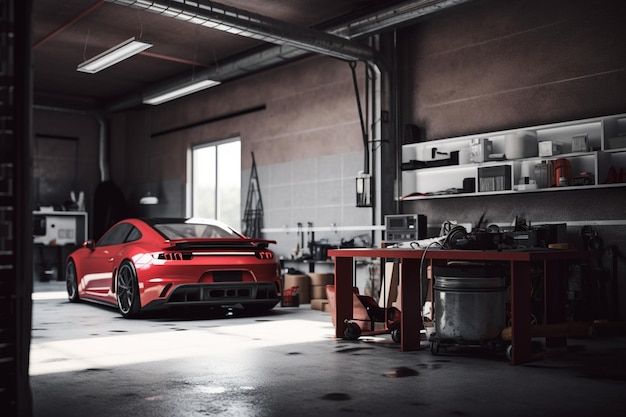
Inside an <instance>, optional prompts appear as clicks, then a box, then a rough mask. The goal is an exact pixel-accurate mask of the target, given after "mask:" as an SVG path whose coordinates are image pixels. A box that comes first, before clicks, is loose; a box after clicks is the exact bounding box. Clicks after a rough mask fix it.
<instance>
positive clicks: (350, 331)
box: [343, 323, 361, 340]
mask: <svg viewBox="0 0 626 417" xmlns="http://www.w3.org/2000/svg"><path fill="white" fill-rule="evenodd" d="M347 326H348V327H346V331H345V332H343V336H344V337H345V338H346V339H348V340H357V339H358V338H359V336H361V328H360V327H359V325H358V324H356V323H348V324H347Z"/></svg>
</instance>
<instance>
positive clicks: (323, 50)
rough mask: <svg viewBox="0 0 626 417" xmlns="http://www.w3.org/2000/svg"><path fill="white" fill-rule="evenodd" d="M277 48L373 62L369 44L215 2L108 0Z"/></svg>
mask: <svg viewBox="0 0 626 417" xmlns="http://www.w3.org/2000/svg"><path fill="white" fill-rule="evenodd" d="M107 1H108V2H109V3H113V4H120V5H125V6H132V7H134V8H138V9H142V10H147V11H150V12H153V13H157V14H160V15H163V16H168V17H172V18H175V19H179V20H183V21H187V22H189V23H194V24H197V25H201V26H205V27H209V28H213V29H216V30H220V31H223V32H228V33H232V34H235V35H240V36H244V37H247V38H252V39H257V40H260V41H263V42H268V43H273V44H276V45H291V46H295V47H298V48H301V49H304V50H306V51H309V52H315V53H320V54H323V55H328V56H332V57H335V58H339V59H343V60H346V61H374V60H375V59H376V57H375V55H376V52H375V51H374V50H373V49H371V48H370V47H368V46H366V45H362V44H360V43H358V42H354V41H350V40H349V39H346V38H342V37H339V36H336V35H332V34H330V33H326V32H321V31H317V30H314V29H309V28H307V27H301V26H298V25H294V24H291V23H287V22H283V21H280V20H277V19H273V18H271V17H267V16H262V15H258V14H256V13H252V12H248V11H245V10H241V9H237V8H234V7H230V6H226V5H222V4H219V3H215V2H213V1H210V2H209V1H207V2H201V1H194V0H107Z"/></svg>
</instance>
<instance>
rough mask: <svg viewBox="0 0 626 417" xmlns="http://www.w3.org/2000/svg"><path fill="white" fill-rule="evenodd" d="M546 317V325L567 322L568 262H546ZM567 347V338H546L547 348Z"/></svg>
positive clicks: (544, 283) (544, 279) (544, 278)
mask: <svg viewBox="0 0 626 417" xmlns="http://www.w3.org/2000/svg"><path fill="white" fill-rule="evenodd" d="M543 285H544V294H545V296H544V317H545V323H546V324H556V323H564V322H565V305H566V303H567V262H566V261H545V262H544V274H543ZM565 346H567V338H566V337H546V347H550V348H560V347H565Z"/></svg>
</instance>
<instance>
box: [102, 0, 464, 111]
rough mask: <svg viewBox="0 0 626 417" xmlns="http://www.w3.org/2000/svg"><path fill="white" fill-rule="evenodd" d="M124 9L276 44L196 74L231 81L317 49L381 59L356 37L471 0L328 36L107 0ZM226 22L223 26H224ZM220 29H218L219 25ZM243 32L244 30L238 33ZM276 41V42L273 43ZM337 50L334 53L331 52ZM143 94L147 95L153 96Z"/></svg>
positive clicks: (245, 15)
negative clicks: (123, 6) (137, 9)
mask: <svg viewBox="0 0 626 417" xmlns="http://www.w3.org/2000/svg"><path fill="white" fill-rule="evenodd" d="M107 1H108V2H111V3H116V4H120V5H125V6H132V7H138V8H141V9H144V10H150V11H153V12H155V13H160V14H163V15H166V16H170V17H172V18H177V19H181V20H186V21H188V22H190V23H196V24H202V25H205V26H209V27H215V28H216V29H221V30H225V31H227V32H230V33H237V34H239V35H240V36H250V37H253V38H255V39H263V40H266V41H268V42H272V43H275V44H277V45H276V46H274V47H271V48H267V49H265V50H262V51H259V52H256V53H253V54H251V55H248V56H245V57H243V58H239V59H236V60H233V61H230V62H222V63H220V64H219V66H217V65H216V66H213V67H209V68H206V69H204V70H202V71H196V74H195V75H196V77H197V78H203V77H204V78H212V79H214V80H218V81H226V80H229V79H232V78H236V77H240V76H243V75H245V74H247V73H249V72H252V71H259V70H261V69H264V68H268V67H270V66H273V65H276V64H279V63H283V62H286V61H289V60H293V59H296V58H299V57H302V56H303V55H305V54H307V53H309V52H311V51H314V52H318V53H322V54H325V55H330V56H335V57H339V58H341V59H348V60H352V61H357V60H365V61H369V60H372V59H374V57H376V59H378V55H377V54H376V52H374V51H373V50H372V49H371V48H369V47H367V46H364V45H362V44H359V43H358V42H356V41H355V40H353V39H357V38H361V37H366V36H371V35H374V34H376V33H380V32H382V31H384V30H389V29H392V28H395V27H398V26H401V25H403V24H404V25H405V24H408V23H410V22H412V21H414V20H416V19H418V18H422V17H424V16H426V15H428V14H431V13H434V12H438V11H441V10H443V9H447V8H450V7H452V6H456V5H459V4H462V3H466V2H469V1H471V0H413V1H407V2H405V3H401V4H397V5H395V6H393V7H390V8H388V9H386V10H383V11H380V12H377V13H374V14H371V15H368V16H365V17H363V18H361V19H358V20H357V21H354V22H351V23H349V24H347V25H343V26H340V27H336V28H331V29H330V30H328V32H322V31H318V30H313V29H309V28H300V27H298V26H295V25H292V24H287V23H284V22H280V21H277V20H275V19H270V18H266V17H263V16H260V15H256V14H252V13H249V12H245V11H242V10H239V9H235V8H227V7H225V6H222V5H218V4H217V3H214V2H207V3H208V4H203V3H200V2H197V1H191V0H107ZM220 22H221V23H222V25H221V26H222V27H219V26H220ZM216 26H217V27H216ZM237 31H239V32H237ZM270 39H271V40H270ZM305 46H306V47H305ZM331 52H332V54H331ZM188 81H189V77H180V78H178V79H174V80H170V81H169V82H164V83H157V84H155V85H154V86H153V87H152V88H150V89H149V91H148V92H149V93H154V92H156V91H159V90H161V89H162V90H165V89H169V88H171V87H172V86H174V85H176V84H181V83H186V82H188ZM148 92H144V93H148ZM141 96H142V94H141V93H137V94H133V95H130V96H128V97H125V98H123V99H122V100H118V101H116V102H114V103H111V104H110V105H109V106H107V108H106V109H105V112H114V111H120V110H124V109H126V108H129V107H134V106H137V105H139V104H141V100H142V97H141Z"/></svg>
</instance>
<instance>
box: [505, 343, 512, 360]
mask: <svg viewBox="0 0 626 417" xmlns="http://www.w3.org/2000/svg"><path fill="white" fill-rule="evenodd" d="M506 358H507V360H509V361H510V360H512V359H513V345H509V346H507V348H506Z"/></svg>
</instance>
